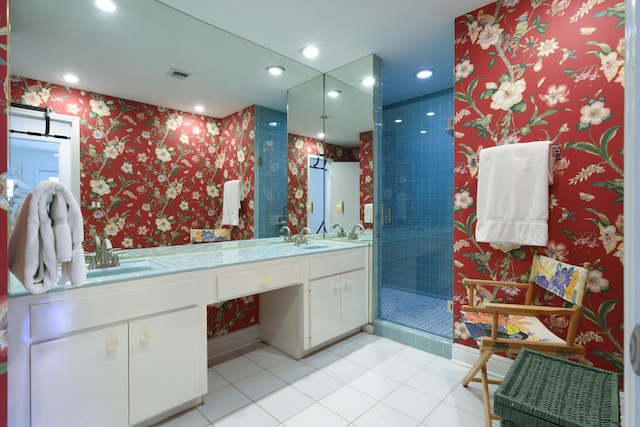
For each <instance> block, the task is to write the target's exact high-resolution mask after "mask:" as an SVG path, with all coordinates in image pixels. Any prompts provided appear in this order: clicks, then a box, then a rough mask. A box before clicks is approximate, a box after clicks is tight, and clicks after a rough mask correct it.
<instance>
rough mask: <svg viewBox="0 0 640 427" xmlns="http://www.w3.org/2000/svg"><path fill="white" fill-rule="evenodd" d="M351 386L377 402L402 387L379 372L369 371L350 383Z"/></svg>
mask: <svg viewBox="0 0 640 427" xmlns="http://www.w3.org/2000/svg"><path fill="white" fill-rule="evenodd" d="M349 385H350V386H351V387H353V388H355V389H356V390H360V391H361V392H363V393H365V394H367V395H368V396H371V397H373V398H374V399H376V400H382V399H384V398H385V397H386V396H387V395H389V393H391V392H392V391H393V390H395V389H397V388H398V387H399V386H400V382H399V381H396V380H393V379H391V378H389V377H387V376H386V375H382V374H380V373H378V372H375V371H367V372H365V373H364V374H362V375H360V376H359V377H358V378H356V379H354V380H353V381H351V382H349Z"/></svg>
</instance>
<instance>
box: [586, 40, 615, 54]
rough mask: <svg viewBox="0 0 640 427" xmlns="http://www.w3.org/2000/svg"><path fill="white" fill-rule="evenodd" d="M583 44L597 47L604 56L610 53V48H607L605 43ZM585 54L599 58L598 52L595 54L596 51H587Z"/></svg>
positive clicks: (592, 42)
mask: <svg viewBox="0 0 640 427" xmlns="http://www.w3.org/2000/svg"><path fill="white" fill-rule="evenodd" d="M585 44H590V45H592V46H598V47H599V48H600V50H601V51H602V53H604V54H605V55H608V54H610V53H611V46H609V45H608V44H607V43H601V42H596V41H588V42H586V43H585ZM587 53H591V54H595V55H596V56H597V57H600V52H597V51H589V52H587Z"/></svg>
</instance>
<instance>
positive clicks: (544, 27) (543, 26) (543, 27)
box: [536, 22, 549, 34]
mask: <svg viewBox="0 0 640 427" xmlns="http://www.w3.org/2000/svg"><path fill="white" fill-rule="evenodd" d="M548 27H549V23H548V22H541V23H540V24H538V25H536V31H538V33H539V34H544V33H546V32H547V30H548Z"/></svg>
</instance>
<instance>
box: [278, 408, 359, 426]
mask: <svg viewBox="0 0 640 427" xmlns="http://www.w3.org/2000/svg"><path fill="white" fill-rule="evenodd" d="M284 425H285V427H346V426H347V425H349V422H348V421H347V420H345V419H344V418H342V417H340V416H339V415H338V414H336V413H335V412H332V411H330V410H329V409H327V408H325V407H324V406H322V405H321V404H319V403H314V404H313V405H311V406H310V407H308V408H307V409H305V410H304V411H302V412H300V413H298V414H297V415H295V416H293V417H291V418H290V419H288V420H287V421H285V422H284Z"/></svg>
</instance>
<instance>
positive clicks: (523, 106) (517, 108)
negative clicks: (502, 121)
mask: <svg viewBox="0 0 640 427" xmlns="http://www.w3.org/2000/svg"><path fill="white" fill-rule="evenodd" d="M510 110H511V111H513V112H514V113H524V112H525V111H527V103H526V102H524V101H520V102H518V103H517V104H515V105H512V106H511V108H510Z"/></svg>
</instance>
